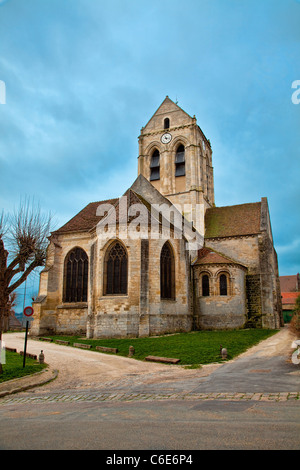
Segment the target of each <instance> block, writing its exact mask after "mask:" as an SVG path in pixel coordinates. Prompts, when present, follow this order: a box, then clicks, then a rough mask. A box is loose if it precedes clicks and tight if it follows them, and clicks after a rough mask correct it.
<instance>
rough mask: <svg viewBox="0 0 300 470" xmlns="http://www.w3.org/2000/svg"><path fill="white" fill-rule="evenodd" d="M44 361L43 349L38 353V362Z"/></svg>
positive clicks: (42, 362)
mask: <svg viewBox="0 0 300 470" xmlns="http://www.w3.org/2000/svg"><path fill="white" fill-rule="evenodd" d="M44 361H45V356H44V353H43V350H41V353H40V355H39V363H40V364H44Z"/></svg>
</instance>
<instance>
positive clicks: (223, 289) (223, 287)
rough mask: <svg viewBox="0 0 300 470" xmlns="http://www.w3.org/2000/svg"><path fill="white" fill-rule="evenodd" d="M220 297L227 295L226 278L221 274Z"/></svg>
mask: <svg viewBox="0 0 300 470" xmlns="http://www.w3.org/2000/svg"><path fill="white" fill-rule="evenodd" d="M220 295H227V276H226V274H221V276H220Z"/></svg>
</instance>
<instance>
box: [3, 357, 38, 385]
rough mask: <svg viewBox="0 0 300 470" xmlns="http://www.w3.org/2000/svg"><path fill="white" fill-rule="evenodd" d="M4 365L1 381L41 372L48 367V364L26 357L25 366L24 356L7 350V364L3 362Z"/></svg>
mask: <svg viewBox="0 0 300 470" xmlns="http://www.w3.org/2000/svg"><path fill="white" fill-rule="evenodd" d="M2 367H3V374H1V375H0V383H2V382H6V381H7V380H11V379H17V378H19V377H24V376H25V375H29V374H34V373H35V372H39V371H41V370H42V369H44V368H45V367H47V364H39V363H38V362H37V361H35V360H34V359H30V358H29V357H26V362H25V367H24V368H23V356H20V354H18V353H14V352H11V351H6V352H5V364H2Z"/></svg>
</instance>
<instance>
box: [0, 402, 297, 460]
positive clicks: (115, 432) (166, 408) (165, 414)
mask: <svg viewBox="0 0 300 470" xmlns="http://www.w3.org/2000/svg"><path fill="white" fill-rule="evenodd" d="M0 423H1V430H0V449H1V450H5V449H7V450H9V449H14V450H15V449H18V450H32V449H34V450H133V451H138V450H148V451H157V450H160V451H166V450H177V451H178V450H191V449H192V450H254V449H255V450H299V447H300V437H299V436H300V424H299V423H300V410H299V404H298V403H297V402H295V401H292V402H281V403H278V402H272V403H268V402H252V401H246V402H243V401H238V402H237V401H230V400H223V401H222V400H209V401H202V402H199V401H198V400H192V401H188V402H186V401H179V400H173V401H172V400H168V401H166V402H162V401H149V402H138V401H132V402H114V403H109V402H103V403H84V402H81V401H79V402H78V403H74V402H72V403H70V402H67V403H49V404H39V405H37V404H28V403H26V404H14V405H9V406H4V407H2V409H1V412H0Z"/></svg>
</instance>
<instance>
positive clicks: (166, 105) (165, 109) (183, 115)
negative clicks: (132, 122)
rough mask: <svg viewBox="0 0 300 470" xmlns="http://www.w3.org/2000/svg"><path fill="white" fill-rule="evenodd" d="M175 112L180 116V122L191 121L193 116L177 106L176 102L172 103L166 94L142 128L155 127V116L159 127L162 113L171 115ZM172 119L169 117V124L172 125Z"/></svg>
mask: <svg viewBox="0 0 300 470" xmlns="http://www.w3.org/2000/svg"><path fill="white" fill-rule="evenodd" d="M175 113H177V115H178V116H180V119H178V121H179V120H180V122H181V124H183V123H186V124H188V123H192V122H193V118H192V117H191V116H190V115H189V114H188V113H187V112H185V111H184V110H183V109H182V108H180V106H178V104H177V103H174V101H172V100H171V99H170V98H169V97H168V96H166V98H165V99H164V101H163V102H162V103H161V105H160V106H159V107H158V109H157V110H156V111H155V113H154V114H153V115H152V117H151V118H150V119H149V121H148V122H147V124H146V125H145V126H144V127H143V130H146V129H148V128H152V127H156V118H159V121H160V125H159V127H160V128H161V117H162V116H163V115H165V116H168V117H172V115H173V116H174V114H175ZM172 121H173V119H171V125H172Z"/></svg>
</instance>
